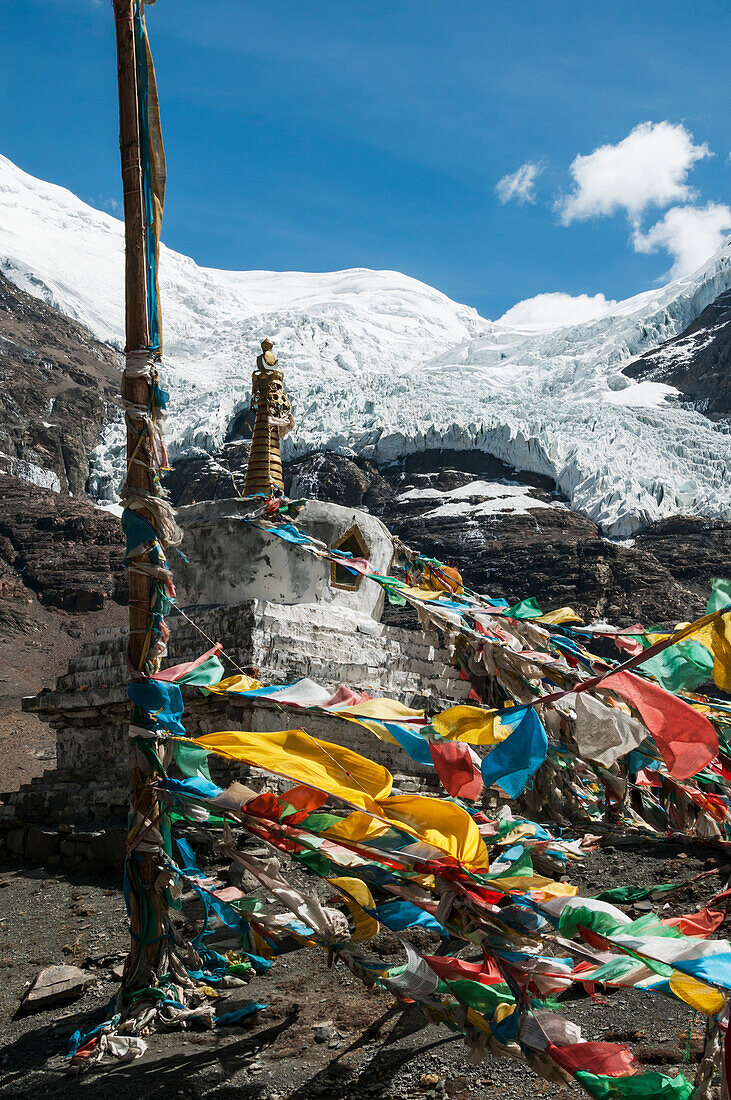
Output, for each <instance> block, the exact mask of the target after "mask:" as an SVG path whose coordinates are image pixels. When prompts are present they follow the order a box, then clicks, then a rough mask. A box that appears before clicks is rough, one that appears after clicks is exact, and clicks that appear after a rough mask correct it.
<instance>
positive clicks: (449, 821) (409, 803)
mask: <svg viewBox="0 0 731 1100" xmlns="http://www.w3.org/2000/svg"><path fill="white" fill-rule="evenodd" d="M380 805H381V812H382V813H383V815H384V817H387V818H388V820H389V821H392V822H393V824H394V825H396V826H397V827H398V828H406V829H408V830H410V831H412V832H414V833H415V834H416V835H417V836H418V837H419V839H420V840H423V841H425V842H426V843H427V844H431V845H432V847H434V848H438V849H440V851H442V852H446V854H447V855H450V856H453V857H454V858H455V859H457V860H459V861H460V862H461V863H466V864H468V865H469V866H475V867H482V868H484V867H487V866H488V865H489V859H488V855H487V848H486V847H485V842H484V841H483V839H482V837H481V836H480V831H479V829H478V828H477V826H476V825H475V823H474V821H473V820H472V818H471V817H470V815H469V814H468V813H467V811H466V810H463V809H462V807H461V806H457V804H456V803H454V802H446V801H442V800H441V799H439V798H427V797H425V796H424V795H409V794H403V795H392V796H391V798H386V799H382V800H381V803H380Z"/></svg>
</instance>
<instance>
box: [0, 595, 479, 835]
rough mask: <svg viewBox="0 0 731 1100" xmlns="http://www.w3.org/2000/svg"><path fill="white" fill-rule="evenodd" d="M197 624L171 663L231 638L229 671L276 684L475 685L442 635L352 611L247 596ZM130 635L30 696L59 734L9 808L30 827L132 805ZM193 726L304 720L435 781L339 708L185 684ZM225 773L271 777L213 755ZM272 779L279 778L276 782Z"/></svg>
mask: <svg viewBox="0 0 731 1100" xmlns="http://www.w3.org/2000/svg"><path fill="white" fill-rule="evenodd" d="M195 621H196V626H197V627H198V629H196V627H194V626H193V625H192V624H191V623H190V622H188V621H187V620H186V619H184V618H182V617H180V616H178V617H176V618H174V619H173V620H172V621H171V624H170V625H171V636H170V641H169V662H170V663H175V662H177V661H185V660H190V659H192V658H193V657H195V656H197V655H198V654H199V653H200V652H201V651H202V650H204V649H206V648H208V647H209V645H210V643H209V641H208V640H207V639H206V638H204V637H202V636H201V634H200V632H199V631H200V630H202V631H204V632H205V634H206V635H208V637H209V638H212V639H215V640H216V641H220V642H221V643H222V645H223V647H224V651H225V653H226V655H227V658H228V660H225V661H224V664H225V665H226V668H227V672H233V671H236V669H235V667H234V665H232V664H231V663H229V662H234V663H235V665H237V666H239V667H240V668H242V669H246V670H249V669H256V670H257V671H258V673H259V675H260V676H261V678H262V679H263V680H264V681H265V682H266V683H277V682H287V681H290V680H293V679H296V678H298V677H301V676H308V677H310V678H311V679H313V680H316V681H317V682H318V683H320V684H322V685H323V686H324V687H326V688H329V689H332V690H333V691H334V690H335V689H336V688H337V687H338V685H339V684H341V683H345V684H348V685H349V686H350V687H352V688H354V689H357V690H362V691H367V692H368V693H369V694H370V695H372V696H374V697H377V696H380V695H384V696H389V697H391V698H396V699H398V700H400V701H401V702H403V703H406V704H409V705H414V706H423V705H428V706H430V707H432V708H433V709H443V708H445V707H448V706H451V705H454V704H455V703H456V702H461V701H464V700H465V699H466V698H467V695H468V693H469V685H468V684H467V683H466V682H465V681H463V680H461V679H460V678H459V674H458V672H457V670H456V669H455V668H453V667H452V666H451V665H450V663H449V654H448V653H447V652H446V650H444V649H443V648H442V647H441V644H440V641H439V639H438V637H437V636H433V637H427V636H425V635H424V634H422V633H421V632H418V631H412V630H401V629H398V628H395V627H390V626H387V625H385V624H383V623H379V622H376V621H375V620H374V619H372V618H370V616H368V615H363V614H359V613H358V612H356V611H352V610H349V609H347V608H334V607H332V606H330V607H327V606H325V607H323V606H320V605H304V604H294V605H284V604H273V603H268V602H265V601H262V600H247V601H245V602H243V603H240V604H236V605H227V606H222V607H215V608H208V609H201V610H199V611H198V612H196V613H195ZM125 645H126V632H125V631H123V630H119V631H115V632H113V633H109V634H106V635H101V636H100V637H99V638H98V639H97V640H96V641H95V642H94V643H93V644H91V645H88V646H86V647H85V648H84V649H83V650H82V653H81V655H80V656H79V657H78V658H76V659H75V660H73V661H71V662H70V664H69V667H68V671H67V673H66V675H64V676H61V677H59V679H58V681H57V684H56V690H55V691H49V692H44V693H42V694H40V695H38V696H34V697H32V698H30V699H28V700H26V701H25V703H24V706H25V709H26V710H28V711H31V712H33V713H35V714H37V715H38V717H39V719H41V720H42V721H46V722H49V723H50V724H51V726H52V727H53V728H54V730H55V731H56V736H57V768H56V769H55V771H53V772H46V773H45V774H44V775H43V776H42V777H40V778H39V779H36V780H34V781H33V782H32V783H30V784H27V785H26V786H25V787H23V788H21V790H20V791H17V792H15V793H13V794H11V795H10V796H9V797H8V798H7V799H6V802H5V804H4V805H3V806H0V817H3V818H4V819H5V821H6V824H7V823H10V825H11V826H13V827H15V828H17V827H19V823H23V824H24V825H27V824H30V825H34V824H35V825H41V824H43V825H49V824H51V823H54V824H57V823H59V822H60V823H64V824H66V825H69V824H72V825H74V826H76V828H77V829H87V830H89V829H92V830H94V829H96V830H98V829H102V828H104V829H109V828H114V827H116V828H120V827H121V826H122V824H123V822H124V819H125V816H126V806H127V786H128V781H127V755H128V753H127V720H128V717H129V704H128V702H127V697H126V682H127V671H126V667H125V663H124V652H125ZM183 694H184V700H185V707H186V712H185V718H184V721H185V725H186V729H187V730H188V732H189V733H190V734H191V735H193V736H195V735H197V734H201V733H208V732H213V731H215V730H223V729H250V730H255V731H260V730H261V731H265V730H275V729H292V728H297V727H302V728H304V729H306V730H307V731H308V732H310V733H312V734H313V736H315V737H320V738H322V739H324V740H327V741H333V742H336V743H338V744H344V745H347V746H348V747H350V748H353V749H354V750H355V751H356V752H360V753H362V754H363V755H366V756H369V757H370V758H371V759H374V760H377V761H378V762H379V763H382V764H383V765H385V766H386V767H387V768H389V770H390V771H392V773H393V774H394V778H395V782H396V785H397V786H398V787H399V789H401V790H403V791H415V790H427V789H430V787H431V786H432V784H434V783H435V774H434V772H433V770H432V769H428V768H424V767H422V766H420V765H418V764H416V763H414V762H413V761H411V760H410V759H409V757H408V756H406V754H405V753H404V752H402V750H400V749H398V748H397V747H395V746H390V745H387V744H385V743H384V742H381V741H379V740H378V739H377V738H376V737H375V736H374V735H372V734H370V733H369V732H368V731H367V730H365V729H364V728H361V727H359V726H356V725H355V724H354V723H352V722H347V721H345V720H344V719H341V718H337V717H335V716H333V715H326V714H317V713H312V714H310V713H306V712H303V711H298V710H295V709H292V708H284V707H282V706H280V705H278V704H275V703H272V702H267V701H266V700H265V699H259V700H247V699H243V698H239V699H236V698H234V697H231V696H228V697H219V696H203V695H202V694H201V693H200V691H198V690H197V689H195V688H188V687H184V688H183ZM213 774H214V776H215V774H218V775H219V777H220V778H224V776H225V775H226V774H229V775H233V774H236V775H237V776H240V777H242V778H245V779H246V781H247V782H248V783H249V784H250V785H252V786H256V785H257V783H261V782H263V776H262V775H259V776H257V775H256V774H254V775H249V774H247V773H246V771H245V770H242V769H239V771H238V772H236V770H235V769H232V768H227V767H224V766H223V765H222V764H221V763H220V762H218V761H217V762H216V763H215V764H214V773H213ZM267 782H268V783H271V780H269V779H267Z"/></svg>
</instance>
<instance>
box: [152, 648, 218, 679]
mask: <svg viewBox="0 0 731 1100" xmlns="http://www.w3.org/2000/svg"><path fill="white" fill-rule="evenodd" d="M222 652H223V646H222V645H221V643H220V642H216V644H215V645H214V647H213V649H209V650H208V652H207V653H202V654H201V655H200V657H196V659H195V660H194V661H185V662H184V663H183V664H182V665H171V667H170V668H166V669H164V670H163V671H162V672H156V673H155V675H154V676H153V677H152V679H153V680H164V681H165V683H166V684H172V683H175V681H176V680H179V679H180V677H181V676H185V674H186V673H188V672H192V671H193V669H194V668H198V666H199V665H202V664H203V663H204V662H205V661H208V660H209V659H210V658H211V657H218V656H219V654H221V653H222Z"/></svg>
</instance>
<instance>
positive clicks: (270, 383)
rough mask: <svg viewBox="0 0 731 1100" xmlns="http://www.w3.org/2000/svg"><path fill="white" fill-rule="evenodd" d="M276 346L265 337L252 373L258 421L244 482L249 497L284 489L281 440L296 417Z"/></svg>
mask: <svg viewBox="0 0 731 1100" xmlns="http://www.w3.org/2000/svg"><path fill="white" fill-rule="evenodd" d="M273 347H274V344H273V343H272V341H271V340H270V339H269V338H268V337H267V338H265V339H264V340H262V342H261V355H258V356H257V359H256V370H255V371H254V373H253V374H252V376H251V408H252V409H255V410H256V420H255V421H254V433H253V436H252V439H251V452H250V454H249V464H248V466H247V467H246V482H245V484H244V496H247V497H248V496H252V495H253V494H254V493H265V494H266V495H267V496H270V495H271V494H272V493H277V492H280V493H281V492H284V479H283V477H282V456H281V453H280V450H279V441H280V439H283V438H284V436H285V435H287V433H288V432H290V431H291V430H292V428H293V427H294V419H293V417H292V411H291V408H290V404H289V398H288V397H287V394H286V393H285V391H284V375H283V374H282V372H281V371H280V370H275V369H274V368H275V366H276V363H277V357H276V355H275V354H274V352H273V350H272V349H273Z"/></svg>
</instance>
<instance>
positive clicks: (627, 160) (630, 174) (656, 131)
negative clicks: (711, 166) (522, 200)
mask: <svg viewBox="0 0 731 1100" xmlns="http://www.w3.org/2000/svg"><path fill="white" fill-rule="evenodd" d="M708 156H711V151H710V149H709V148H708V146H707V145H695V144H694V143H693V135H692V134H691V133H690V132H689V131H688V130H686V128H685V126H682V125H680V124H678V125H676V124H674V123H672V122H657V123H655V122H642V123H640V124H639V126H635V128H634V130H632V131H631V132H630V133H629V134H628V135H627V137H626V138H623V139H622V141H620V142H618V143H617V144H616V145H600V146H599V148H598V149H595V150H594V152H593V153H589V154H588V155H587V156H577V157H576V158H575V160H574V161H573V163H572V165H571V169H570V171H571V175H572V177H573V181H574V190H573V191H572V192H571V194H570V195H566V196H565V197H563V198H562V199H560V200H559V203H558V209H559V211H560V213H561V221H562V222H563V224H564V225H569V224H570V223H571V222H573V221H585V220H586V219H587V218H595V217H598V216H600V215H602V214H615V213H617V211H620V210H623V211H625V212H626V213H627V215H628V216H629V217H630V218H631V219H632V220H633V221H635V222H636V221H637V219H638V218H639V217H640V215H641V214H642V213H643V211H644V210H646V209H647V208H648V207H650V206H660V207H662V206H669V205H670V204H671V203H676V202H684V201H686V200H688V199H692V198H693V191H692V189H691V188H690V187H689V186H688V182H687V181H688V172H689V171H690V169H691V168H692V167H693V165H694V164H695V162H696V161H697V160H702V159H703V158H704V157H708Z"/></svg>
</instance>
